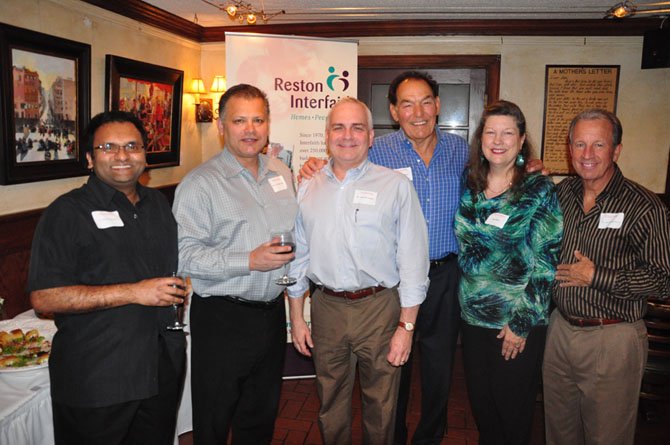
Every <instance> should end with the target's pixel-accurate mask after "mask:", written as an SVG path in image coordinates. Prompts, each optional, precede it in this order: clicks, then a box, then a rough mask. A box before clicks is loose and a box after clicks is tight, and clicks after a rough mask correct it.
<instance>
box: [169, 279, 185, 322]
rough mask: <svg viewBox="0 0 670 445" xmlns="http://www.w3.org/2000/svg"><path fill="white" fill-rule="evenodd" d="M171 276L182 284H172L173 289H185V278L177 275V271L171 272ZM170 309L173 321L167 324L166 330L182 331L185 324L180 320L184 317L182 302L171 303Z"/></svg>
mask: <svg viewBox="0 0 670 445" xmlns="http://www.w3.org/2000/svg"><path fill="white" fill-rule="evenodd" d="M170 276H171V277H173V278H178V279H180V280H181V281H182V282H183V283H184V285H179V284H173V285H172V287H174V288H175V289H181V290H184V289H186V287H185V285H186V278H185V277H183V276H181V275H178V274H177V272H172V273H171V274H170ZM172 311H173V312H174V322H173V323H172V324H171V325H168V326H167V327H166V328H167V330H168V331H183V330H184V328H185V327H186V325H185V324H184V323H183V322H182V321H183V319H184V303H174V304H173V305H172Z"/></svg>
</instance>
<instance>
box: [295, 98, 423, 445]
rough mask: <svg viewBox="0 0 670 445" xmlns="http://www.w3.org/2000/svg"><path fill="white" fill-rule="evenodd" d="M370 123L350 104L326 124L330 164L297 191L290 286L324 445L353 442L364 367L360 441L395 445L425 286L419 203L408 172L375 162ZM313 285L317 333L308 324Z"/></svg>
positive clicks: (362, 109) (364, 111) (358, 105)
mask: <svg viewBox="0 0 670 445" xmlns="http://www.w3.org/2000/svg"><path fill="white" fill-rule="evenodd" d="M373 136H374V132H373V130H372V116H371V114H370V110H369V109H368V108H367V106H366V105H365V104H364V103H362V102H360V101H358V100H356V99H353V98H344V99H342V100H340V101H339V102H338V103H337V104H336V105H335V106H334V107H333V108H332V109H331V111H330V113H329V115H328V119H327V120H326V145H327V147H328V150H329V151H330V154H331V156H332V158H331V160H330V162H329V163H328V164H327V165H326V167H325V168H324V169H323V170H321V171H320V172H318V173H316V174H315V175H314V176H313V177H312V178H311V179H309V180H306V181H303V183H302V185H301V187H300V190H299V192H298V204H299V212H298V218H297V220H296V228H295V232H296V260H295V261H294V262H293V263H291V270H290V275H291V276H294V277H297V278H298V283H297V284H296V285H294V286H291V287H289V297H291V298H290V316H291V326H292V334H293V344H294V346H295V347H296V349H297V350H298V351H299V352H300V353H302V354H304V355H307V356H311V355H313V357H314V364H315V368H316V376H317V386H318V393H319V398H320V399H321V409H320V411H319V428H320V430H321V434H322V436H323V441H324V443H326V444H340V443H351V417H352V416H351V392H352V388H353V384H354V374H355V367H356V364H358V368H359V374H360V383H361V392H362V394H363V397H362V398H363V434H364V439H363V440H364V442H365V443H369V444H387V443H390V442H391V441H392V439H393V425H394V418H395V406H396V399H397V393H398V384H399V382H400V368H399V366H400V365H402V364H404V363H405V362H406V361H407V358H408V356H409V353H410V350H411V346H412V335H413V329H414V322H415V321H416V316H417V313H418V310H419V305H420V304H421V303H422V302H423V300H424V299H425V296H426V290H427V287H428V267H429V265H428V235H427V229H426V223H425V220H424V218H423V213H422V212H421V207H420V205H419V200H418V198H417V195H416V192H415V190H414V187H413V186H412V184H411V182H410V181H409V180H408V179H407V178H406V177H405V176H403V175H402V174H400V173H397V172H394V171H392V170H389V169H387V168H385V167H381V166H378V165H375V164H372V163H371V162H369V161H368V149H369V148H370V145H371V144H372V139H373ZM310 280H311V281H312V282H313V283H314V284H315V285H316V291H315V292H314V294H313V300H312V305H311V310H312V312H311V320H312V331H311V332H310V329H309V328H308V326H307V324H306V323H305V320H304V318H303V304H304V294H305V292H306V291H307V289H308V288H309V281H310Z"/></svg>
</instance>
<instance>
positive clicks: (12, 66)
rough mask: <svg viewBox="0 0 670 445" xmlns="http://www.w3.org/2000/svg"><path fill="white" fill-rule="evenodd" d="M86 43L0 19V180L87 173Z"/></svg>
mask: <svg viewBox="0 0 670 445" xmlns="http://www.w3.org/2000/svg"><path fill="white" fill-rule="evenodd" d="M90 84H91V46H90V45H87V44H85V43H80V42H75V41H72V40H66V39H61V38H58V37H54V36H50V35H47V34H42V33H39V32H35V31H30V30H27V29H22V28H17V27H14V26H10V25H5V24H0V134H1V136H2V142H1V145H0V152H1V153H0V184H17V183H22V182H34V181H43V180H49V179H57V178H64V177H69V176H82V175H86V174H87V169H86V155H85V153H84V150H83V149H82V148H81V140H82V137H83V131H84V127H85V126H86V124H87V123H88V121H89V120H90V117H91V111H90V109H91V105H90V103H91V102H90V91H91V88H90Z"/></svg>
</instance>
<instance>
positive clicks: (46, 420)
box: [0, 309, 193, 445]
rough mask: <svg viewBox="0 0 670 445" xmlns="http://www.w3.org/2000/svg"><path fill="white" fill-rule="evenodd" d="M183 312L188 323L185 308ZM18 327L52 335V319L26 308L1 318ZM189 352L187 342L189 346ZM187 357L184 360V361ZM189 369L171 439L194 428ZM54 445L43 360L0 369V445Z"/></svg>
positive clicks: (6, 326)
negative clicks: (8, 317) (14, 315)
mask: <svg viewBox="0 0 670 445" xmlns="http://www.w3.org/2000/svg"><path fill="white" fill-rule="evenodd" d="M186 312H187V313H186V314H184V319H185V322H186V323H187V327H186V328H185V331H186V338H187V340H188V338H189V334H188V318H189V316H188V315H189V314H188V310H187V311H186ZM16 328H20V329H22V330H23V331H24V332H26V331H27V330H29V329H38V330H39V332H40V335H43V336H45V337H46V338H47V339H51V338H53V335H54V334H55V333H56V326H55V324H54V321H53V320H49V319H41V318H38V317H37V316H36V315H35V311H33V310H32V309H31V310H28V311H26V312H23V313H21V314H19V315H17V316H16V317H14V318H12V319H10V320H2V321H0V331H10V330H12V329H16ZM188 350H189V351H188V352H189V353H190V345H189V347H188ZM188 362H189V361H188V360H187V363H188ZM190 380H191V379H190V370H188V369H187V375H186V378H185V385H184V392H183V394H182V400H181V402H180V406H179V413H178V417H177V427H176V434H175V440H174V443H175V444H177V443H178V436H179V435H180V434H183V433H185V432H188V431H191V430H192V429H193V426H192V424H193V421H192V418H193V416H192V414H191V411H192V410H191V385H190ZM24 444H25V445H28V444H29V445H53V444H54V430H53V421H52V411H51V389H50V386H49V368H48V365H47V364H46V363H45V364H44V365H42V366H36V367H32V368H27V369H26V368H8V369H0V445H24Z"/></svg>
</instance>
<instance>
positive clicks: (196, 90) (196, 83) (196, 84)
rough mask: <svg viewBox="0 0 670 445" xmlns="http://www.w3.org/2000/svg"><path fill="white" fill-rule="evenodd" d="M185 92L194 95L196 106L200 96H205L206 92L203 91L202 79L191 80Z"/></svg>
mask: <svg viewBox="0 0 670 445" xmlns="http://www.w3.org/2000/svg"><path fill="white" fill-rule="evenodd" d="M186 92H187V93H188V94H194V95H195V104H196V105H198V104H199V103H200V95H201V94H207V90H206V89H205V83H204V82H203V81H202V79H201V78H200V77H194V78H193V80H191V84H190V85H189V87H188V89H187V90H186Z"/></svg>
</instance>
